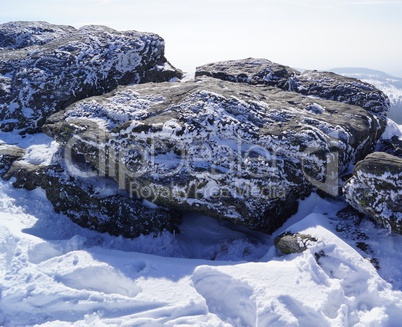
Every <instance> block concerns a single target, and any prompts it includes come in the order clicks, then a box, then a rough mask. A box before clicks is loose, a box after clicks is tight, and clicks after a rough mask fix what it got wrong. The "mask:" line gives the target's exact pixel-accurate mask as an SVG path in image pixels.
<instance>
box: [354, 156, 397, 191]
mask: <svg viewBox="0 0 402 327" xmlns="http://www.w3.org/2000/svg"><path fill="white" fill-rule="evenodd" d="M355 170H356V171H362V172H364V173H368V174H375V175H383V174H392V175H396V176H398V175H399V176H401V177H402V158H398V157H396V156H393V155H391V154H388V153H385V152H373V153H371V154H369V155H368V156H367V157H366V158H365V159H364V160H362V161H360V162H358V163H357V165H356V168H355ZM399 184H400V185H401V186H402V180H400V181H399Z"/></svg>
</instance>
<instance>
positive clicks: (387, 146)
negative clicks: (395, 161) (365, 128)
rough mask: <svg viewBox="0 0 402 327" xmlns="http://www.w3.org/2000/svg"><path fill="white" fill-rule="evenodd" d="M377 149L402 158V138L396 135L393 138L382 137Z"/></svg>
mask: <svg viewBox="0 0 402 327" xmlns="http://www.w3.org/2000/svg"><path fill="white" fill-rule="evenodd" d="M376 151H378V152H386V153H388V154H391V155H393V156H396V157H398V158H402V140H401V139H399V138H398V136H396V135H394V136H393V137H392V138H391V139H382V140H380V141H379V142H378V144H377V147H376Z"/></svg>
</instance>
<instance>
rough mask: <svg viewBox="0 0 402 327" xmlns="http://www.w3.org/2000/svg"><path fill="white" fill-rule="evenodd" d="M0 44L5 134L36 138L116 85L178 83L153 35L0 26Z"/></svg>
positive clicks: (40, 25) (31, 25) (0, 113)
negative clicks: (71, 108)
mask: <svg viewBox="0 0 402 327" xmlns="http://www.w3.org/2000/svg"><path fill="white" fill-rule="evenodd" d="M0 42H1V43H0V120H1V124H0V129H1V130H3V131H11V130H14V129H17V130H22V131H23V132H35V131H37V130H38V128H40V127H41V126H42V125H43V124H44V122H45V120H46V118H47V117H49V116H50V115H51V114H53V113H55V112H57V111H60V110H62V109H64V108H66V107H67V106H68V105H70V104H72V103H73V102H75V101H77V100H80V99H83V98H87V97H89V96H93V95H99V94H103V93H105V92H109V91H111V90H113V89H114V88H116V87H117V86H118V85H120V84H129V83H144V82H161V81H169V80H171V79H172V78H175V77H177V78H180V77H181V72H180V71H178V70H177V69H175V68H173V67H172V66H170V65H169V64H168V62H167V61H166V59H165V57H164V41H163V39H162V38H161V37H159V36H158V35H156V34H152V33H141V32H136V31H126V32H118V31H115V30H113V29H111V28H107V27H104V26H84V27H82V28H80V29H78V30H76V29H75V28H73V27H68V26H57V25H51V24H47V23H42V22H31V23H29V22H14V23H7V24H3V25H0Z"/></svg>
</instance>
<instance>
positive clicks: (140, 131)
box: [44, 69, 387, 232]
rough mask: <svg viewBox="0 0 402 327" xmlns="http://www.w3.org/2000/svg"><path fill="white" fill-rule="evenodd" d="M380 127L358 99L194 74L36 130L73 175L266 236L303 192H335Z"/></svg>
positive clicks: (119, 93) (134, 89)
mask: <svg viewBox="0 0 402 327" xmlns="http://www.w3.org/2000/svg"><path fill="white" fill-rule="evenodd" d="M285 71H286V69H285ZM280 74H282V73H280ZM286 74H287V73H286V72H284V75H286ZM290 74H293V73H292V72H290ZM281 76H282V75H281ZM271 80H275V78H273V77H272V78H271ZM383 110H384V111H386V110H387V106H386V104H384V107H383ZM384 127H385V120H384V119H381V118H380V117H376V116H374V115H373V113H372V111H370V110H366V109H363V108H362V107H360V106H355V105H351V104H347V103H343V102H336V101H329V100H322V99H319V98H317V97H311V96H304V95H301V94H298V93H296V92H286V91H283V90H281V89H280V88H277V87H271V86H266V85H264V84H261V85H258V84H257V85H248V84H247V83H231V82H227V81H222V80H219V79H215V78H209V77H203V78H199V79H198V80H195V81H188V82H184V83H158V84H143V85H131V86H125V87H119V88H118V89H117V90H115V91H113V92H111V93H109V94H106V95H103V96H98V97H93V98H90V99H86V100H82V101H79V102H77V103H75V104H73V105H71V106H70V107H69V108H67V109H66V110H64V111H62V112H59V113H57V114H55V115H53V116H52V117H50V118H49V119H48V122H47V124H46V125H45V126H44V131H45V132H46V133H47V134H49V135H51V136H52V137H54V138H55V139H56V140H58V141H59V142H60V143H62V144H64V147H65V152H66V160H69V161H70V165H69V166H70V168H71V169H70V171H71V172H72V173H77V174H78V175H80V174H83V175H85V174H87V173H89V172H93V171H96V172H97V173H98V174H99V175H102V176H104V175H106V176H109V177H111V178H113V179H114V180H115V181H116V182H117V183H118V184H119V186H120V187H121V188H123V189H126V190H127V191H128V192H129V193H130V194H131V196H133V197H134V198H146V199H148V200H149V201H152V202H154V203H156V204H158V205H161V206H165V207H169V208H176V209H179V210H180V211H197V212H201V213H203V214H208V215H212V216H215V217H218V218H222V219H227V220H231V221H233V222H235V223H238V224H242V225H245V226H247V227H251V228H254V229H259V230H262V231H266V232H272V231H274V230H275V229H277V228H278V227H279V226H280V225H281V224H282V223H283V222H284V221H285V220H286V219H287V218H288V217H289V216H290V215H291V214H293V213H294V212H295V211H296V209H297V204H298V200H299V199H301V198H304V197H306V196H308V195H309V194H310V192H311V191H312V190H314V189H319V190H321V191H322V192H325V193H327V194H330V195H332V196H336V195H337V194H338V187H339V183H338V178H339V175H340V174H341V173H342V172H344V171H346V170H347V168H348V167H349V166H350V164H354V163H355V162H356V161H358V160H361V159H363V158H364V157H365V156H366V155H367V154H368V153H370V152H371V151H372V150H373V148H374V146H375V144H376V142H377V140H378V138H379V137H380V135H381V134H382V133H383V131H384Z"/></svg>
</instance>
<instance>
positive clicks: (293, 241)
mask: <svg viewBox="0 0 402 327" xmlns="http://www.w3.org/2000/svg"><path fill="white" fill-rule="evenodd" d="M311 242H317V239H316V238H314V237H312V236H311V235H306V234H299V233H297V234H292V233H289V232H287V233H283V234H280V235H278V236H277V237H275V240H274V245H275V247H276V249H277V250H278V251H279V252H280V253H282V254H292V253H301V252H303V251H305V250H307V247H308V245H309V243H311Z"/></svg>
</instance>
